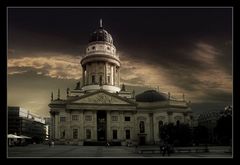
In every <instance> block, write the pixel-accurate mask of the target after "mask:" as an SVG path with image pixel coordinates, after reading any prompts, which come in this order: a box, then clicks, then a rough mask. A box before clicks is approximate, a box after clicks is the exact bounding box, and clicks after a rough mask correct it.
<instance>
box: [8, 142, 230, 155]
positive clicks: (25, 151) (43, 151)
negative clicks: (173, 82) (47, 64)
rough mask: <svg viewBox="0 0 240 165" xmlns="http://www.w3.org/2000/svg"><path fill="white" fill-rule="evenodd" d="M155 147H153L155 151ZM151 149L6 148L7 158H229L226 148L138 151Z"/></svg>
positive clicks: (70, 146) (82, 147)
mask: <svg viewBox="0 0 240 165" xmlns="http://www.w3.org/2000/svg"><path fill="white" fill-rule="evenodd" d="M156 147H157V146H155V149H156ZM148 148H149V149H150V148H151V149H152V148H154V146H144V147H139V148H138V150H136V149H135V148H134V147H126V146H110V147H109V148H107V147H105V146H72V145H55V146H54V147H49V146H48V145H43V144H35V145H34V144H30V145H28V146H16V147H8V158H27V157H29V158H96V157H97V158H114V157H116V158H175V157H176V158H212V157H217V158H231V157H232V154H231V153H227V152H226V151H227V150H228V149H229V148H228V147H209V152H208V153H195V152H190V153H188V152H182V153H173V154H171V155H170V156H164V157H163V156H162V155H161V154H160V153H159V152H156V153H151V152H150V153H142V154H140V153H139V152H138V151H139V150H140V149H148Z"/></svg>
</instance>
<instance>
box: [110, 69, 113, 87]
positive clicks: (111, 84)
mask: <svg viewBox="0 0 240 165" xmlns="http://www.w3.org/2000/svg"><path fill="white" fill-rule="evenodd" d="M110 69H111V77H110V78H111V85H113V66H111V68H110Z"/></svg>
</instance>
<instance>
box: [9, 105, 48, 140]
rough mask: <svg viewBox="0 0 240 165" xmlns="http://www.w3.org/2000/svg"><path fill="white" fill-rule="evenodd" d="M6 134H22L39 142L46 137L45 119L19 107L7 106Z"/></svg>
mask: <svg viewBox="0 0 240 165" xmlns="http://www.w3.org/2000/svg"><path fill="white" fill-rule="evenodd" d="M7 114H8V134H15V135H24V136H28V137H31V138H32V141H33V142H36V143H41V142H43V141H44V140H45V137H46V127H45V120H44V119H43V118H42V117H40V116H38V115H36V114H34V113H31V112H29V111H27V110H25V109H23V108H21V107H13V106H9V107H8V113H7Z"/></svg>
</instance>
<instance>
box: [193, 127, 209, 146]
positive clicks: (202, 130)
mask: <svg viewBox="0 0 240 165" xmlns="http://www.w3.org/2000/svg"><path fill="white" fill-rule="evenodd" d="M208 139H209V134H208V128H207V127H205V126H201V125H199V126H197V127H195V128H194V129H193V142H194V143H195V144H196V145H199V144H206V143H208V142H209V140H208Z"/></svg>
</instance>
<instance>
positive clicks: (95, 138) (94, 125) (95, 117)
mask: <svg viewBox="0 0 240 165" xmlns="http://www.w3.org/2000/svg"><path fill="white" fill-rule="evenodd" d="M92 139H93V140H95V141H97V111H94V112H93V128H92Z"/></svg>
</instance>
